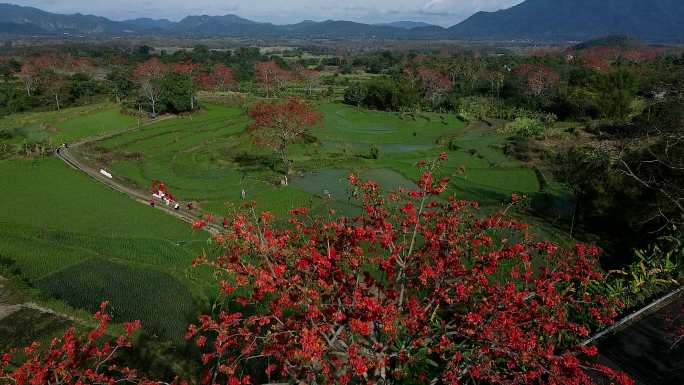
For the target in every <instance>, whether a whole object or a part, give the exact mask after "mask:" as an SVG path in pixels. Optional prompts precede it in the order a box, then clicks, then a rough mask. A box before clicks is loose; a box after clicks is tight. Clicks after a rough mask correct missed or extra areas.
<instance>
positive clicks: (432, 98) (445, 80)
mask: <svg viewBox="0 0 684 385" xmlns="http://www.w3.org/2000/svg"><path fill="white" fill-rule="evenodd" d="M416 72H417V74H418V79H419V80H420V85H421V88H422V89H423V93H424V95H425V99H426V100H427V101H428V102H429V103H430V104H431V105H433V106H435V105H436V104H437V102H438V101H439V100H440V99H441V98H442V97H444V95H445V94H446V93H448V92H449V91H451V90H452V89H453V88H454V83H453V82H452V81H451V79H450V78H449V76H448V75H444V74H443V73H442V72H440V71H439V70H437V69H435V68H428V67H425V66H420V67H418V69H417V71H416Z"/></svg>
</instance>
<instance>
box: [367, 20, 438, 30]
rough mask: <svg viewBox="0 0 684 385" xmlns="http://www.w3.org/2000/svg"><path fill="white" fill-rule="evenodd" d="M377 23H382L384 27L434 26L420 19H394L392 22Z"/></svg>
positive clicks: (412, 27)
mask: <svg viewBox="0 0 684 385" xmlns="http://www.w3.org/2000/svg"><path fill="white" fill-rule="evenodd" d="M377 25H382V26H385V27H394V28H402V29H415V28H426V27H434V25H433V24H429V23H424V22H422V21H395V22H392V23H382V24H377Z"/></svg>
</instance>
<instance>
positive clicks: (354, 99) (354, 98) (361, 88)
mask: <svg viewBox="0 0 684 385" xmlns="http://www.w3.org/2000/svg"><path fill="white" fill-rule="evenodd" d="M367 95H368V88H366V86H365V85H363V84H361V83H359V82H356V83H354V84H352V85H351V86H349V88H347V89H346V90H345V91H344V102H345V103H346V104H349V105H352V106H356V107H361V105H362V103H363V102H364V100H366V96H367Z"/></svg>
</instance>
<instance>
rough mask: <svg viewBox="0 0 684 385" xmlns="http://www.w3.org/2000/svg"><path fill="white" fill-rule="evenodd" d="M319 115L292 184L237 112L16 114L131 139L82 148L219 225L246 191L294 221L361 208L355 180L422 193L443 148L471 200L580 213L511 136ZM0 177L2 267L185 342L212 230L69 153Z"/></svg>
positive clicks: (77, 135)
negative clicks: (128, 190)
mask: <svg viewBox="0 0 684 385" xmlns="http://www.w3.org/2000/svg"><path fill="white" fill-rule="evenodd" d="M318 108H319V110H320V111H322V112H323V114H324V116H325V125H324V126H323V127H321V128H318V129H315V130H313V132H311V135H310V136H309V137H307V138H305V139H303V140H302V141H301V142H299V143H296V144H293V145H291V146H290V147H289V148H288V156H289V158H290V159H291V160H292V161H293V162H294V165H295V168H296V170H297V174H296V175H294V176H292V177H291V178H290V183H289V185H288V186H281V184H280V180H281V178H282V176H283V174H282V166H281V164H280V161H279V159H278V158H277V157H276V156H275V154H274V153H273V151H272V150H271V149H269V148H267V147H264V146H260V145H256V144H255V143H254V139H253V137H252V135H251V133H250V132H249V131H248V130H247V127H248V126H249V124H250V119H249V118H248V117H247V115H246V113H245V112H244V111H243V110H241V109H239V108H235V107H229V106H223V105H211V104H208V105H206V106H205V108H204V110H203V111H201V112H199V113H197V114H194V115H192V116H186V117H175V118H171V119H166V120H161V121H158V122H156V123H153V124H149V125H143V126H142V127H141V128H139V129H135V128H133V129H131V130H124V129H125V128H126V127H131V126H132V125H134V124H135V120H133V119H132V118H130V117H126V116H122V115H121V114H120V113H119V112H118V109H117V108H116V107H114V106H111V105H109V106H108V105H100V106H99V107H97V108H95V107H93V108H91V109H74V110H64V111H62V112H61V113H59V114H57V113H47V114H44V115H40V114H35V115H31V116H29V115H26V116H24V117H23V118H22V119H23V120H22V119H19V118H18V117H14V118H13V119H14V122H15V123H16V124H18V126H21V127H30V126H31V124H34V123H35V122H41V121H42V122H47V121H52V122H54V123H53V124H54V125H55V127H61V128H60V129H59V130H58V131H55V132H53V131H47V132H49V133H50V135H53V136H51V138H52V139H53V140H55V141H57V140H65V141H75V140H79V139H83V138H87V137H92V136H100V135H102V134H105V133H118V134H113V136H109V137H106V138H105V139H101V140H98V141H93V142H89V143H88V144H86V145H82V146H78V147H76V148H74V149H72V153H75V155H77V157H79V158H81V159H82V160H85V161H86V162H89V163H90V164H92V165H93V166H94V167H96V169H97V167H105V168H107V169H108V170H109V171H111V172H112V173H113V174H114V178H115V180H117V181H119V182H121V183H123V184H125V185H127V186H130V187H134V188H137V189H139V190H141V191H145V190H148V189H149V187H150V185H151V183H152V181H154V180H162V181H164V182H166V184H167V185H168V186H169V188H170V190H171V191H172V192H173V193H174V194H175V195H176V196H177V197H178V198H179V200H181V201H183V202H188V201H193V202H196V203H197V205H198V206H199V207H200V208H201V209H202V210H204V211H208V212H213V213H215V214H216V215H217V216H218V218H221V217H222V216H224V215H226V216H227V215H229V214H230V213H231V211H232V210H233V209H234V208H235V207H236V206H238V205H240V204H241V202H242V199H241V192H242V190H244V191H245V193H246V198H247V199H248V200H252V199H254V200H256V201H257V204H258V208H259V209H260V210H268V211H271V212H273V213H275V214H276V215H278V216H280V217H282V216H283V215H284V214H285V213H286V212H287V211H288V210H290V209H292V208H295V207H301V206H310V207H312V209H314V210H316V211H318V212H324V210H325V209H327V208H335V209H336V210H338V211H341V212H344V213H349V214H351V213H354V212H356V211H357V210H358V205H357V202H354V201H353V200H351V199H350V198H349V190H348V185H347V181H346V177H347V176H348V175H349V173H350V172H356V173H358V174H359V175H360V176H361V178H365V179H373V180H376V181H378V182H379V183H380V184H381V186H383V187H384V188H385V189H386V190H391V189H397V188H399V187H408V188H412V187H414V186H415V181H416V180H417V179H418V178H419V174H420V170H419V169H418V168H417V167H416V165H417V164H418V162H419V161H420V160H423V159H431V158H434V157H436V156H437V155H438V154H439V152H441V151H447V152H448V153H449V158H448V160H447V161H446V162H445V163H444V165H443V167H442V169H441V170H440V171H439V172H440V173H442V174H446V175H448V176H450V177H451V180H452V183H451V190H452V191H451V192H453V193H455V194H456V195H457V196H459V197H461V198H467V199H475V200H478V201H480V202H482V203H483V205H484V206H485V208H491V209H494V208H498V207H501V205H502V202H505V201H507V200H509V199H510V195H511V193H513V192H517V193H524V194H528V195H530V196H532V197H533V199H537V197H539V196H541V197H545V198H544V199H551V200H554V201H555V202H556V203H557V204H558V205H559V207H562V206H564V205H567V197H565V196H564V195H563V194H562V193H559V192H557V191H552V190H550V189H549V187H548V186H545V187H544V186H542V183H540V180H539V178H538V176H537V174H536V173H535V171H534V170H532V169H529V168H526V167H524V165H522V164H521V163H519V162H517V161H515V160H513V159H511V158H508V157H507V156H505V155H504V153H503V152H502V150H501V146H502V145H503V144H504V143H505V142H506V140H507V138H506V137H505V136H502V135H499V134H497V133H496V131H495V130H494V129H487V128H483V127H473V126H468V127H466V125H464V123H463V122H460V121H458V120H457V119H455V118H454V117H453V116H450V115H447V114H432V113H423V114H417V115H400V114H396V113H386V112H378V111H364V110H357V109H355V108H353V107H348V106H345V105H340V104H324V105H320V106H318ZM6 122H7V121H3V124H4V123H6ZM17 122H23V123H17ZM31 122H34V123H31ZM15 123H13V124H15ZM22 124H23V126H22ZM51 126H52V124H50V125H48V126H45V125H40V126H39V127H41V130H42V131H36V132H38V133H40V132H42V133H43V134H45V132H46V131H45V130H44V129H45V128H46V127H48V128H49V127H51ZM59 135H62V136H59ZM372 147H375V148H377V149H378V152H377V153H378V155H379V156H378V157H377V158H374V157H373V156H371V148H372ZM449 149H450V150H449ZM0 180H2V181H12V183H4V182H3V183H0V196H1V197H2V199H0V234H2V242H0V264H1V265H2V266H0V268H1V269H2V270H3V271H5V272H8V271H9V272H13V273H14V274H16V275H17V277H19V278H20V279H22V280H23V281H24V282H25V283H26V284H27V285H29V286H31V287H33V288H35V289H36V290H39V291H41V292H42V293H43V295H45V296H47V297H50V298H55V299H58V300H60V301H63V302H64V303H66V304H68V305H71V306H72V307H74V308H76V309H83V310H85V311H93V310H95V309H96V306H97V305H98V304H99V303H100V301H102V300H103V299H108V300H110V301H111V303H112V311H113V313H114V316H115V317H116V319H117V320H118V321H124V320H130V319H142V320H143V323H144V325H146V328H147V330H148V331H149V332H150V333H151V334H156V335H159V336H162V337H165V338H166V337H168V338H176V339H180V337H181V336H180V335H179V334H178V333H179V331H182V330H183V329H184V326H185V324H186V323H187V322H188V321H190V320H192V318H193V317H194V315H195V314H196V313H197V311H198V309H199V308H200V307H202V306H203V305H205V304H206V303H207V301H208V298H209V295H210V293H211V292H212V289H211V288H209V287H208V284H207V283H205V282H207V281H211V279H208V276H207V275H206V274H207V273H208V272H206V271H201V270H195V269H191V268H190V265H191V261H192V259H193V258H194V257H195V256H196V255H197V253H199V252H201V251H202V250H207V249H209V252H211V250H210V246H209V245H208V244H207V243H206V239H207V238H208V236H207V235H206V234H204V233H192V232H191V231H190V230H189V226H188V225H187V224H185V223H182V222H180V221H179V220H177V219H175V218H173V217H172V216H169V215H168V214H165V213H163V212H160V211H158V210H154V209H151V208H149V207H145V206H143V205H140V204H139V203H137V202H135V201H132V200H131V199H130V198H128V197H127V196H124V195H121V194H119V193H116V192H114V191H112V190H109V189H108V188H106V187H104V186H102V185H100V184H99V183H97V182H96V181H94V180H91V179H89V178H88V177H87V176H85V175H84V174H82V173H80V172H78V171H75V170H72V169H71V168H69V167H68V166H67V165H66V164H64V163H62V162H61V161H60V160H59V159H56V158H43V159H39V160H9V161H0ZM545 189H546V191H542V190H545ZM544 235H547V234H544ZM20 316H21V313H17V317H20ZM1 327H2V325H0V328H1ZM0 342H1V341H0Z"/></svg>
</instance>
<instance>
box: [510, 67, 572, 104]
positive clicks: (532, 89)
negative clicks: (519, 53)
mask: <svg viewBox="0 0 684 385" xmlns="http://www.w3.org/2000/svg"><path fill="white" fill-rule="evenodd" d="M513 75H515V76H517V77H519V78H521V79H522V80H523V82H524V84H525V87H526V89H527V93H529V94H530V95H534V96H541V95H543V94H544V93H546V92H547V91H548V90H549V89H550V88H551V87H552V86H553V85H555V84H557V83H558V82H559V81H560V75H559V74H558V73H557V72H556V71H554V70H552V69H551V68H548V67H546V66H545V65H543V64H530V63H525V64H521V65H519V66H518V67H516V68H514V69H513Z"/></svg>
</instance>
